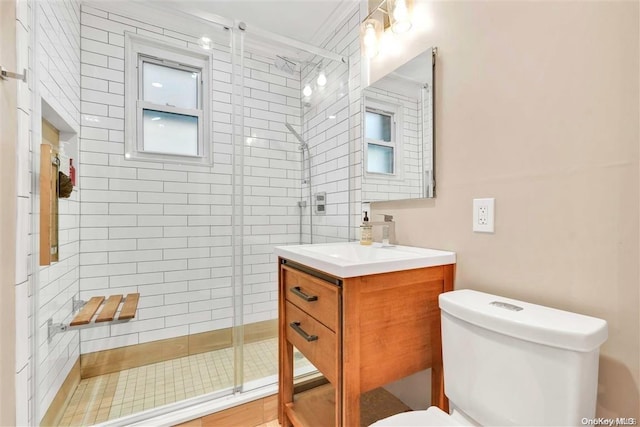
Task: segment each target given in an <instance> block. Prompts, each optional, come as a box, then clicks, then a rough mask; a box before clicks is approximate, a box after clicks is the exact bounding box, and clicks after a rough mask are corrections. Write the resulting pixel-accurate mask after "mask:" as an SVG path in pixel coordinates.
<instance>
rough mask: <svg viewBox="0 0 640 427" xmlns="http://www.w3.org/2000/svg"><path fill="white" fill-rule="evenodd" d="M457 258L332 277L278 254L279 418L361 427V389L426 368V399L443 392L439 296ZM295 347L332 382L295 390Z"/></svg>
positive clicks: (438, 401) (449, 286)
mask: <svg viewBox="0 0 640 427" xmlns="http://www.w3.org/2000/svg"><path fill="white" fill-rule="evenodd" d="M454 267H455V264H447V265H438V266H434V267H426V268H415V269H410V270H403V271H395V272H387V273H381V274H371V275H366V276H358V277H348V278H342V277H337V276H334V275H331V274H327V273H326V272H323V271H320V270H317V269H313V268H310V267H309V266H307V265H304V264H301V263H297V262H294V261H291V260H289V259H287V258H283V257H280V258H279V293H280V294H279V368H280V369H279V396H278V398H279V399H278V406H279V413H278V415H279V421H280V424H281V425H282V426H291V425H294V426H321V427H325V426H345V427H353V426H359V425H360V396H361V395H362V394H363V393H366V392H368V391H371V390H373V389H376V388H378V387H381V386H383V385H385V384H388V383H390V382H392V381H396V380H399V379H401V378H404V377H406V376H408V375H410V374H413V373H415V372H418V371H421V370H424V369H427V368H431V369H432V383H431V396H432V397H431V404H432V405H436V406H439V407H440V408H442V409H443V410H445V411H446V410H448V402H447V399H446V397H445V396H444V387H443V386H444V383H443V376H442V374H443V372H442V350H441V336H440V309H439V307H438V295H439V294H440V293H442V292H447V291H450V290H453V278H454ZM293 347H296V348H297V349H298V350H299V351H300V352H301V353H302V354H303V355H304V356H305V357H306V358H307V359H308V360H309V361H310V362H311V363H312V364H313V365H314V366H315V367H316V368H317V369H318V370H319V371H320V372H321V373H322V374H323V375H324V377H325V378H326V379H327V380H328V381H329V384H328V385H325V386H322V387H318V388H315V389H311V390H308V391H305V392H302V393H298V394H295V395H294V389H293Z"/></svg>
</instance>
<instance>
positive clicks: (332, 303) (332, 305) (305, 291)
mask: <svg viewBox="0 0 640 427" xmlns="http://www.w3.org/2000/svg"><path fill="white" fill-rule="evenodd" d="M282 278H283V279H282V280H283V281H284V292H285V298H286V299H287V301H290V302H291V303H293V304H295V305H296V306H298V307H299V308H300V309H302V310H303V311H305V312H307V313H309V314H310V315H311V316H313V317H315V318H316V319H317V320H318V321H320V323H322V324H323V325H325V326H326V327H327V328H329V329H331V330H332V331H336V329H337V327H338V319H339V316H340V309H339V305H338V293H339V290H340V288H338V287H337V286H335V285H332V284H330V283H326V282H325V281H323V280H321V279H318V278H316V277H313V276H311V275H309V274H307V273H303V272H301V271H298V270H294V269H292V268H289V267H287V266H282Z"/></svg>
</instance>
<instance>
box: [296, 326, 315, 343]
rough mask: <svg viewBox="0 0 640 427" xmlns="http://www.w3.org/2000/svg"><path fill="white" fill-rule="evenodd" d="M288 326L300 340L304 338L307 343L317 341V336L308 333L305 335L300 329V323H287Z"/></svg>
mask: <svg viewBox="0 0 640 427" xmlns="http://www.w3.org/2000/svg"><path fill="white" fill-rule="evenodd" d="M289 326H291V327H292V328H293V330H294V331H296V332H297V333H299V334H300V335H301V336H302V338H304V339H305V340H307V342H311V341H317V340H318V336H317V335H309V334H308V333H306V332H305V331H304V330H303V329H302V328H301V327H300V322H291V323H289Z"/></svg>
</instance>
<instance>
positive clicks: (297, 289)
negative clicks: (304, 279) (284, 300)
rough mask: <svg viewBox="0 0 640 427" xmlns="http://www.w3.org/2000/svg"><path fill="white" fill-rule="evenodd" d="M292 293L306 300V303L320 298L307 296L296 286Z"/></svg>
mask: <svg viewBox="0 0 640 427" xmlns="http://www.w3.org/2000/svg"><path fill="white" fill-rule="evenodd" d="M291 292H293V293H294V294H296V295H297V296H299V297H300V298H302V299H303V300H305V301H306V302H311V301H317V300H318V297H317V296H316V295H307V294H305V293H304V292H302V291H301V290H300V286H296V287H293V288H291Z"/></svg>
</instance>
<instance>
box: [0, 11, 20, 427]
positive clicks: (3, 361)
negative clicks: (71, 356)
mask: <svg viewBox="0 0 640 427" xmlns="http://www.w3.org/2000/svg"><path fill="white" fill-rule="evenodd" d="M15 7H16V2H15V1H0V64H2V65H3V66H4V67H6V68H7V70H8V71H14V70H15V65H16V50H15V38H16V37H15V36H16V11H15ZM16 90H17V85H16V82H15V80H6V81H0V171H2V174H1V175H0V176H1V179H0V194H1V195H2V201H1V202H0V242H2V244H1V245H0V349H1V350H0V425H1V426H10V425H15V420H16V417H15V413H16V411H15V409H16V408H15V402H16V399H15V375H16V370H15V368H16V357H15V348H16V347H15V320H16V315H15V285H16V276H15V266H16V258H15V252H16V200H17V198H16V197H17V196H16V97H17V92H16Z"/></svg>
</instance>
